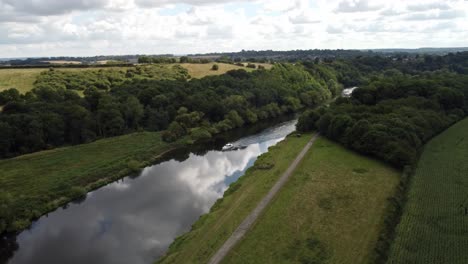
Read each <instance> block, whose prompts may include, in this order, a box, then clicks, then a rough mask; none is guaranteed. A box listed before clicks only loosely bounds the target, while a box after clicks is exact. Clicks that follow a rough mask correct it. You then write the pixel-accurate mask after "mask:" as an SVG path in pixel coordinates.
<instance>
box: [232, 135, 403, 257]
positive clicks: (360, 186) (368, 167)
mask: <svg viewBox="0 0 468 264" xmlns="http://www.w3.org/2000/svg"><path fill="white" fill-rule="evenodd" d="M399 174H400V173H399V172H398V171H396V170H394V169H392V168H390V167H388V166H386V165H384V164H382V163H381V162H378V161H375V160H372V159H369V158H366V157H363V156H360V155H358V154H356V153H354V152H351V151H349V150H346V149H344V148H343V147H341V146H339V145H337V144H336V143H333V142H331V141H329V140H326V139H324V138H320V139H318V140H317V142H316V143H315V144H314V146H313V147H312V149H311V150H310V151H309V152H308V154H307V156H306V157H305V158H304V160H303V161H302V163H301V164H300V165H299V167H298V168H297V170H296V171H295V173H294V175H293V176H292V177H291V179H290V181H289V182H288V183H287V184H286V185H285V186H284V188H283V189H282V190H281V191H280V192H279V194H278V196H277V197H276V198H275V200H274V201H273V202H272V204H271V205H270V206H269V207H268V208H267V210H266V211H265V213H264V214H263V215H262V216H261V217H260V218H259V219H258V221H257V222H256V223H255V225H254V227H253V228H252V229H251V230H250V231H249V232H248V233H247V235H246V237H245V238H244V239H243V240H242V241H241V243H239V244H238V245H237V246H236V247H235V248H234V250H232V251H231V252H230V254H229V255H228V256H227V257H226V258H225V261H224V262H223V263H371V262H372V261H373V257H374V256H373V249H374V248H375V245H376V242H377V239H378V236H379V234H380V232H381V230H382V228H383V222H384V214H385V209H386V207H387V199H388V198H389V197H391V196H392V195H393V193H394V190H395V188H396V186H397V184H398V183H399ZM272 241H274V243H272Z"/></svg>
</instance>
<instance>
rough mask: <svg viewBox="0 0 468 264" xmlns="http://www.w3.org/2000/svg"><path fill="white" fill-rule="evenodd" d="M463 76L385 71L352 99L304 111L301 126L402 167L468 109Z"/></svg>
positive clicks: (300, 120)
mask: <svg viewBox="0 0 468 264" xmlns="http://www.w3.org/2000/svg"><path fill="white" fill-rule="evenodd" d="M389 76H390V77H389ZM465 79H466V77H465V76H464V75H458V74H449V73H446V74H442V73H437V74H432V75H429V74H426V75H422V76H421V75H418V76H411V75H403V74H398V73H395V74H388V73H387V74H385V75H382V76H380V77H378V78H374V79H373V80H372V81H371V82H370V83H369V84H368V85H365V86H364V87H362V88H358V89H356V90H355V91H354V92H353V94H352V97H351V98H350V99H343V100H337V101H336V102H335V103H334V104H332V105H331V106H330V108H328V109H327V110H326V111H325V113H324V114H323V115H320V116H319V113H318V112H313V111H306V112H305V113H304V114H303V115H302V116H301V117H300V118H299V122H298V124H297V127H298V129H299V130H300V131H309V130H313V129H318V130H319V131H320V132H321V133H322V134H323V135H326V136H328V137H330V138H332V139H335V140H337V141H339V142H341V143H343V144H344V145H345V146H347V147H350V148H353V149H355V150H357V151H359V152H361V153H364V154H370V155H374V156H377V157H379V158H381V159H383V160H385V161H387V162H389V163H391V164H393V165H394V166H396V167H399V168H403V167H404V166H405V165H409V164H413V163H414V162H415V161H416V159H417V155H418V151H419V149H420V147H421V146H422V145H423V144H424V143H425V142H427V141H428V140H429V139H430V138H432V137H433V136H435V135H437V134H438V133H440V132H441V131H443V130H444V129H446V128H447V127H448V126H450V125H451V124H453V123H454V122H457V121H458V120H460V119H461V118H463V117H464V116H465V115H466V113H467V112H466V108H467V100H466V98H465V94H466V93H467V92H468V88H467V87H466V86H464V85H463V84H462V83H463V81H464V80H465ZM445 83H451V87H450V88H449V87H444V84H445Z"/></svg>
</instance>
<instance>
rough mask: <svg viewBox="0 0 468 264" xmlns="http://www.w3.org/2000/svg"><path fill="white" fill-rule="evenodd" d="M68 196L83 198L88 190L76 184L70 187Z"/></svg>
mask: <svg viewBox="0 0 468 264" xmlns="http://www.w3.org/2000/svg"><path fill="white" fill-rule="evenodd" d="M68 196H69V197H70V198H72V199H76V198H82V197H85V196H86V190H85V188H83V187H78V186H74V187H72V188H71V189H70V192H69V194H68Z"/></svg>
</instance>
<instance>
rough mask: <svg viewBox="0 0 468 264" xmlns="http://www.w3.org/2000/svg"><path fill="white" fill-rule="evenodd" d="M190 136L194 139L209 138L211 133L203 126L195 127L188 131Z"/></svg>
mask: <svg viewBox="0 0 468 264" xmlns="http://www.w3.org/2000/svg"><path fill="white" fill-rule="evenodd" d="M190 137H191V138H192V139H193V140H194V141H200V140H207V139H210V138H211V133H210V132H209V131H208V130H207V129H205V128H203V127H196V128H192V130H191V131H190Z"/></svg>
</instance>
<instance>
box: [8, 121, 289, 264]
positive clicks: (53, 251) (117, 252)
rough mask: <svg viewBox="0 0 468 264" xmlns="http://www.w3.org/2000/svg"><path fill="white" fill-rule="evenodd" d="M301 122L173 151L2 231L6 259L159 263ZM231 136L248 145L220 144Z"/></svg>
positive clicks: (114, 263)
mask: <svg viewBox="0 0 468 264" xmlns="http://www.w3.org/2000/svg"><path fill="white" fill-rule="evenodd" d="M295 124H296V121H295V120H290V121H286V122H282V123H279V124H276V125H273V126H270V127H269V128H266V129H265V126H263V127H259V128H256V129H254V131H245V130H244V131H240V132H239V131H238V132H237V135H231V136H230V138H229V137H228V138H226V137H224V138H222V139H218V140H217V142H213V143H212V144H205V145H204V146H203V147H201V149H200V147H198V149H197V150H185V151H183V152H184V153H182V154H180V153H179V154H177V153H174V154H172V157H171V158H172V159H170V160H167V161H164V162H161V163H159V164H156V165H153V166H150V167H147V168H145V169H144V170H143V171H142V172H141V173H140V174H139V175H138V176H133V177H126V178H124V179H122V180H119V181H117V182H114V183H111V184H109V185H107V186H105V187H102V188H100V189H98V190H95V191H93V192H90V193H88V195H87V197H86V199H84V200H83V201H80V202H73V203H70V204H69V205H68V206H66V208H60V209H57V210H56V211H54V212H52V213H49V214H48V215H47V216H44V217H42V218H40V219H39V220H38V221H36V222H34V223H33V225H32V227H31V228H30V229H28V230H25V231H23V232H22V233H20V234H19V235H18V236H16V237H14V238H10V239H9V240H8V241H7V242H8V243H7V242H6V239H5V238H2V240H3V242H2V244H3V245H2V246H1V247H2V249H1V251H3V252H2V254H3V256H1V259H3V260H4V261H5V260H6V259H5V258H7V257H6V255H10V256H11V255H12V256H11V258H10V259H9V261H8V263H12V264H13V263H14V264H17V263H28V264H29V263H39V264H42V263H44V264H45V263H47V264H49V263H69V264H73V263H101V264H107V263H109V264H110V263H112V264H119V263H125V264H127V263H132V264H140V263H152V262H154V261H155V260H157V259H158V257H160V256H161V255H163V254H164V253H165V251H166V250H167V248H168V246H169V245H170V244H171V242H172V241H173V240H174V238H175V237H177V236H179V235H181V234H183V233H185V232H187V231H189V230H190V228H191V225H192V224H193V223H194V222H195V221H196V220H197V219H198V218H199V217H200V215H202V214H204V213H207V212H208V211H209V210H210V207H211V206H212V205H213V204H214V202H215V201H216V200H217V199H218V198H220V197H222V196H223V193H224V191H226V189H227V188H228V186H229V184H230V183H232V182H234V181H236V180H237V179H238V178H239V177H240V176H242V175H243V174H244V172H245V171H246V169H247V168H249V167H250V166H252V165H253V163H254V162H255V160H256V159H257V157H258V156H259V155H260V154H262V153H264V152H266V151H267V150H268V147H270V146H272V145H275V144H276V143H278V142H279V141H281V140H282V139H283V138H284V137H285V136H286V135H287V134H289V133H291V132H292V131H293V130H294V129H295ZM269 125H271V124H269ZM228 140H232V141H234V142H233V143H234V145H243V146H247V148H245V149H241V150H235V151H225V152H222V151H220V149H221V147H222V146H223V145H224V144H225V143H226V142H227V141H228ZM5 245H8V246H5ZM7 248H10V249H7ZM11 248H13V249H11ZM0 262H1V261H0Z"/></svg>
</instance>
